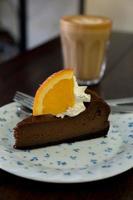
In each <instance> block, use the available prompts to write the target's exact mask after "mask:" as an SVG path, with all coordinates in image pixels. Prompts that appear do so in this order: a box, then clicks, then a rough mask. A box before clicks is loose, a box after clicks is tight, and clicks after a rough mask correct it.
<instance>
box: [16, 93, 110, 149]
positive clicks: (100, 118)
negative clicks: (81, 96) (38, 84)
mask: <svg viewBox="0 0 133 200" xmlns="http://www.w3.org/2000/svg"><path fill="white" fill-rule="evenodd" d="M88 92H89V94H91V102H90V103H85V107H86V109H85V111H83V112H82V113H80V114H79V115H77V116H75V117H68V116H65V117H64V118H57V117H55V116H53V115H40V116H30V117H28V118H26V119H24V120H22V121H21V122H19V123H18V124H17V125H16V127H15V128H14V137H15V145H14V147H15V148H19V149H26V148H34V147H40V146H48V145H53V144H59V143H62V142H74V141H78V140H84V139H90V138H96V137H101V136H106V135H107V132H108V129H109V121H108V116H109V113H110V108H109V106H108V105H107V104H106V103H105V102H104V101H103V100H102V99H101V98H100V97H99V96H98V95H97V94H95V93H94V92H92V91H90V90H89V91H88ZM88 92H87V93H88Z"/></svg>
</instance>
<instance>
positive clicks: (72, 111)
mask: <svg viewBox="0 0 133 200" xmlns="http://www.w3.org/2000/svg"><path fill="white" fill-rule="evenodd" d="M86 88H87V86H79V85H78V83H77V81H76V78H75V76H74V95H75V104H74V106H73V107H69V108H68V109H67V110H66V111H65V112H63V113H60V114H57V115H56V117H61V118H63V117H64V116H65V115H67V116H69V117H74V116H76V115H78V114H80V113H81V112H83V111H84V110H85V106H84V103H83V102H90V101H91V95H90V94H86V93H85V90H86Z"/></svg>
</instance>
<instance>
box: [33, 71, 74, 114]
mask: <svg viewBox="0 0 133 200" xmlns="http://www.w3.org/2000/svg"><path fill="white" fill-rule="evenodd" d="M74 103H75V97H74V80H73V70H70V69H64V70H61V71H58V72H56V73H54V74H52V75H51V76H50V77H48V78H47V79H46V81H44V82H43V83H42V85H41V86H40V87H39V88H38V90H37V92H36V95H35V98H34V104H33V115H43V114H52V115H56V114H59V113H63V112H65V111H66V110H67V109H68V108H69V107H73V106H74Z"/></svg>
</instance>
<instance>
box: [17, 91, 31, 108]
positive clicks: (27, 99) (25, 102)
mask: <svg viewBox="0 0 133 200" xmlns="http://www.w3.org/2000/svg"><path fill="white" fill-rule="evenodd" d="M13 101H15V102H18V103H20V104H21V105H22V106H24V107H26V108H28V109H30V110H32V107H33V101H34V98H33V97H32V96H30V95H28V94H25V93H23V92H19V91H17V92H16V93H15V95H14V97H13Z"/></svg>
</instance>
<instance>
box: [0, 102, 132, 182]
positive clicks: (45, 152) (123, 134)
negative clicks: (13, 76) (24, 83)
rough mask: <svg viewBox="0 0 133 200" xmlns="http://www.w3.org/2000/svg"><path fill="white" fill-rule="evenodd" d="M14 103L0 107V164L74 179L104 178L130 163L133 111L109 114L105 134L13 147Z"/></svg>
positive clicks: (36, 175)
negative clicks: (66, 141) (64, 141)
mask: <svg viewBox="0 0 133 200" xmlns="http://www.w3.org/2000/svg"><path fill="white" fill-rule="evenodd" d="M16 110H17V104H16V103H10V104H8V105H6V106H3V107H1V108H0V168H1V169H3V170H5V171H8V172H10V173H12V174H15V175H18V176H21V177H25V178H29V179H33V180H38V181H45V182H55V183H76V182H88V181H94V180H100V179H103V178H108V177H111V176H114V175H117V174H120V173H122V172H124V171H126V170H128V169H131V168H132V167H133V114H131V113H130V114H115V115H110V124H111V126H110V130H109V133H108V137H107V138H98V139H92V140H86V141H82V142H75V143H69V144H67V143H64V144H60V145H56V146H51V147H45V148H39V149H33V150H16V149H14V148H13V143H14V139H13V128H14V127H15V125H16V123H18V122H19V121H20V120H21V118H19V117H18V116H17V115H16Z"/></svg>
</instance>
